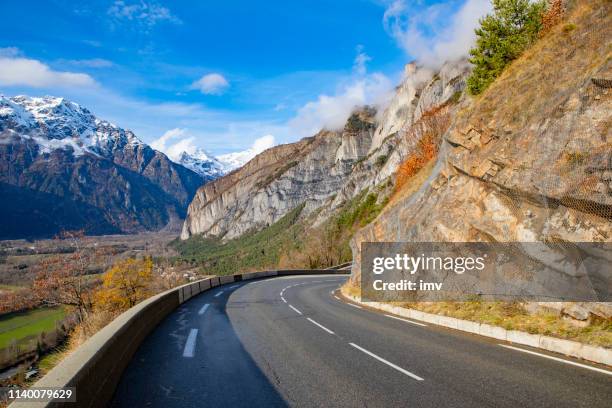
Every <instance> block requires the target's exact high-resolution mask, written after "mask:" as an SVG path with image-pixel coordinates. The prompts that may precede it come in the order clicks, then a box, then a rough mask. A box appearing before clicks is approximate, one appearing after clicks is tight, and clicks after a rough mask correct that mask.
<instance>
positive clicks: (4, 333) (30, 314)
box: [0, 307, 66, 348]
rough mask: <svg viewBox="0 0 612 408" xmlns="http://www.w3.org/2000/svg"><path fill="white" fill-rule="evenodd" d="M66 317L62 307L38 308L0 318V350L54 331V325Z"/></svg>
mask: <svg viewBox="0 0 612 408" xmlns="http://www.w3.org/2000/svg"><path fill="white" fill-rule="evenodd" d="M65 316H66V310H65V309H64V308H63V307H52V308H46V307H45V308H39V309H33V310H28V311H25V312H16V313H9V314H6V315H4V316H0V348H5V347H7V346H9V345H10V344H11V343H12V342H13V341H14V340H15V341H17V342H18V343H20V342H22V341H24V340H29V339H32V338H33V337H37V336H38V335H39V334H40V333H42V332H51V331H53V330H55V324H56V322H58V321H61V320H63V319H64V317H65Z"/></svg>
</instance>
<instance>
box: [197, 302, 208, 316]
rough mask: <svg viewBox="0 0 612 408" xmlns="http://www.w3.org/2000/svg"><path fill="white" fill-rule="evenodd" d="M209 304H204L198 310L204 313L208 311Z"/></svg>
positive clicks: (200, 313)
mask: <svg viewBox="0 0 612 408" xmlns="http://www.w3.org/2000/svg"><path fill="white" fill-rule="evenodd" d="M208 306H210V305H209V304H208V303H207V304H205V305H204V306H202V308H201V309H200V310H199V311H198V314H199V315H203V314H204V313H206V309H208Z"/></svg>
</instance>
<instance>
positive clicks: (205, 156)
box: [175, 149, 228, 179]
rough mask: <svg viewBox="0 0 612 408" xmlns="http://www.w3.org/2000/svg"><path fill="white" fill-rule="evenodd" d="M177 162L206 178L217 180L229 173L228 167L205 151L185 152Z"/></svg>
mask: <svg viewBox="0 0 612 408" xmlns="http://www.w3.org/2000/svg"><path fill="white" fill-rule="evenodd" d="M175 161H176V162H177V163H179V164H181V165H183V166H185V167H187V168H188V169H190V170H192V171H195V172H196V173H198V174H199V175H200V176H202V177H205V178H213V179H216V178H218V177H221V176H223V175H225V173H227V171H228V168H227V166H225V165H224V164H223V163H221V162H220V161H219V160H218V159H217V158H216V157H214V156H213V155H211V154H209V153H207V152H206V151H205V150H203V149H198V150H196V151H195V152H193V153H192V154H189V153H187V152H183V153H181V154H180V156H179V157H178V159H177V160H175Z"/></svg>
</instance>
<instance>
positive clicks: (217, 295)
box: [215, 291, 223, 297]
mask: <svg viewBox="0 0 612 408" xmlns="http://www.w3.org/2000/svg"><path fill="white" fill-rule="evenodd" d="M222 294H223V291H221V292H219V293H217V294H216V295H215V297H219V296H221V295H222Z"/></svg>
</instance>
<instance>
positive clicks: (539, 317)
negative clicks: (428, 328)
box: [342, 282, 612, 348]
mask: <svg viewBox="0 0 612 408" xmlns="http://www.w3.org/2000/svg"><path fill="white" fill-rule="evenodd" d="M342 292H343V293H344V294H346V295H350V296H356V297H360V296H361V291H360V289H359V287H357V286H354V285H351V284H350V282H347V284H345V285H344V286H343V287H342ZM391 303H392V304H394V305H396V306H399V307H404V308H407V309H414V310H419V311H421V312H426V313H431V314H437V315H442V316H449V317H454V318H457V319H463V320H469V321H473V322H478V323H486V324H490V325H493V326H499V327H503V328H504V329H506V330H518V331H523V332H527V333H531V334H541V335H545V336H551V337H557V338H560V339H567V340H573V341H578V342H581V343H586V344H592V345H594V346H602V347H608V348H612V321H611V320H609V319H608V320H605V319H598V318H596V317H592V318H591V319H590V320H589V321H586V322H577V321H575V320H573V319H571V318H569V317H565V316H562V315H560V314H559V312H558V311H556V310H552V309H551V310H547V309H546V308H538V310H535V311H531V310H529V305H528V304H523V303H518V302H490V301H483V300H481V299H478V298H474V299H473V300H471V301H468V302H391Z"/></svg>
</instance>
